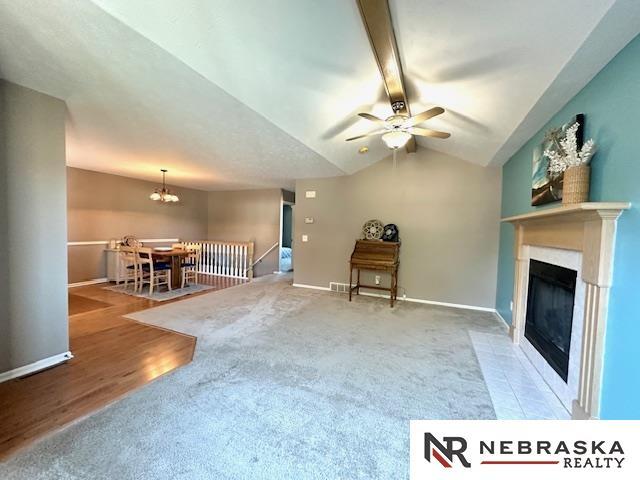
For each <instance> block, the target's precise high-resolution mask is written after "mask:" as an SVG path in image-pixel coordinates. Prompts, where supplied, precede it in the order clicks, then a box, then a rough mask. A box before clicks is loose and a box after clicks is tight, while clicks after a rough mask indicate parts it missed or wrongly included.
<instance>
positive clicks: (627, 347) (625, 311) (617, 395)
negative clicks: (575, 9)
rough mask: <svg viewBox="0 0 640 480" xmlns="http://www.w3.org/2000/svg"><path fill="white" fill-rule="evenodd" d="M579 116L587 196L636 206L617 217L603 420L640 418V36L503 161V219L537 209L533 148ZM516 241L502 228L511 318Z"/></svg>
mask: <svg viewBox="0 0 640 480" xmlns="http://www.w3.org/2000/svg"><path fill="white" fill-rule="evenodd" d="M578 113H584V114H585V124H586V128H585V139H587V138H593V139H594V140H595V141H596V143H597V144H598V152H597V153H596V156H595V157H594V159H593V161H592V172H591V175H592V179H591V198H590V199H591V201H596V202H597V201H629V202H632V204H633V206H632V208H631V210H628V211H626V212H625V213H623V215H622V216H621V217H620V219H619V221H618V233H617V241H616V257H615V263H614V273H613V286H612V288H611V297H610V306H609V319H608V327H607V332H606V340H605V349H606V350H605V365H604V384H603V390H602V408H601V417H602V418H604V419H640V210H639V207H640V36H638V37H636V38H635V39H634V40H632V41H631V42H630V43H629V44H628V45H627V46H626V47H625V48H624V49H623V50H622V51H621V52H620V53H619V54H618V55H617V56H616V57H615V58H614V59H613V60H611V62H609V64H608V65H607V66H606V67H604V68H603V69H602V70H601V71H600V72H599V73H598V75H596V76H595V77H594V78H593V80H591V82H589V84H587V86H585V87H584V88H583V89H582V90H581V91H580V92H579V93H578V94H577V95H576V96H575V97H573V98H572V99H571V100H570V101H569V103H567V104H566V105H565V106H564V107H563V108H562V110H560V112H558V113H557V114H556V115H555V116H554V117H553V118H551V120H549V122H548V123H547V125H545V127H544V128H542V129H541V130H540V131H539V132H538V133H537V134H536V135H534V136H533V137H532V138H531V139H530V140H529V141H528V142H527V143H526V144H525V145H524V146H523V147H522V148H521V149H520V150H519V151H518V152H517V153H516V154H515V155H514V156H513V157H511V159H509V161H508V162H507V163H506V164H505V165H504V167H503V171H502V216H503V217H507V216H510V215H516V214H520V213H525V212H530V211H533V210H535V208H536V207H532V206H531V161H532V155H533V149H534V148H535V146H536V145H538V144H539V143H540V142H541V141H542V137H543V136H544V132H545V131H546V130H547V129H548V128H549V127H550V126H557V125H561V124H562V123H564V122H566V121H567V120H568V119H570V118H571V117H572V116H574V115H576V114H578ZM554 205H557V204H552V205H549V206H554ZM540 208H544V207H540ZM513 242H514V231H513V227H512V226H510V225H502V226H501V229H500V253H499V257H498V288H497V294H496V307H497V309H498V312H499V313H500V314H501V315H502V316H503V317H504V319H505V320H507V322H511V311H510V308H509V303H510V301H511V297H512V293H513V275H514V260H513Z"/></svg>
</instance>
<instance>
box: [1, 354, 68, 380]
mask: <svg viewBox="0 0 640 480" xmlns="http://www.w3.org/2000/svg"><path fill="white" fill-rule="evenodd" d="M72 358H73V354H72V353H71V352H64V353H59V354H58V355H53V356H52V357H48V358H43V359H42V360H38V361H37V362H33V363H30V364H29V365H25V366H23V367H18V368H14V369H13V370H9V371H8V372H3V373H0V383H2V382H6V381H7V380H11V379H13V378H19V377H24V376H25V375H29V374H31V373H35V372H39V371H40V370H44V369H45V368H50V367H53V366H55V365H58V364H59V363H63V362H66V361H67V360H71V359H72Z"/></svg>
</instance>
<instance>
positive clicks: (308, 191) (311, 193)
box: [304, 190, 316, 198]
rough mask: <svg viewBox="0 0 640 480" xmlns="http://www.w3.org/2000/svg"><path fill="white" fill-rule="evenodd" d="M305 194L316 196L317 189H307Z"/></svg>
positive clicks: (311, 196) (310, 196)
mask: <svg viewBox="0 0 640 480" xmlns="http://www.w3.org/2000/svg"><path fill="white" fill-rule="evenodd" d="M304 196H305V197H307V198H316V191H315V190H307V191H306V192H304Z"/></svg>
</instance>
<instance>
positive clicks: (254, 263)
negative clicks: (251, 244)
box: [247, 242, 280, 270]
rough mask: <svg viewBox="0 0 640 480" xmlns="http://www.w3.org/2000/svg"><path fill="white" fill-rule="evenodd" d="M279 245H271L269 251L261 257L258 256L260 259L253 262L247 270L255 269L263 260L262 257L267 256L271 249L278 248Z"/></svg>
mask: <svg viewBox="0 0 640 480" xmlns="http://www.w3.org/2000/svg"><path fill="white" fill-rule="evenodd" d="M279 245H280V242H276V243H274V244H273V245H271V248H269V250H267V251H266V252H264V253H263V254H262V255H260V257H258V259H257V260H256V261H255V262H253V263H252V264H251V266H250V267H249V268H253V267H255V266H256V265H257V264H258V263H260V262H261V261H262V260H263V259H264V257H266V256H267V255H269V254H270V253H271V252H272V251H273V249H274V248H276V247H278V246H279ZM249 268H247V270H249Z"/></svg>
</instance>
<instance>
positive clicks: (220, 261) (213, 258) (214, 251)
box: [183, 241, 252, 278]
mask: <svg viewBox="0 0 640 480" xmlns="http://www.w3.org/2000/svg"><path fill="white" fill-rule="evenodd" d="M183 243H184V246H185V247H186V248H188V247H196V248H199V249H200V258H199V259H198V261H197V264H196V271H197V272H198V273H201V274H208V275H217V276H220V277H228V278H249V270H250V269H251V255H250V250H252V244H251V243H250V242H215V241H198V242H183Z"/></svg>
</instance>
